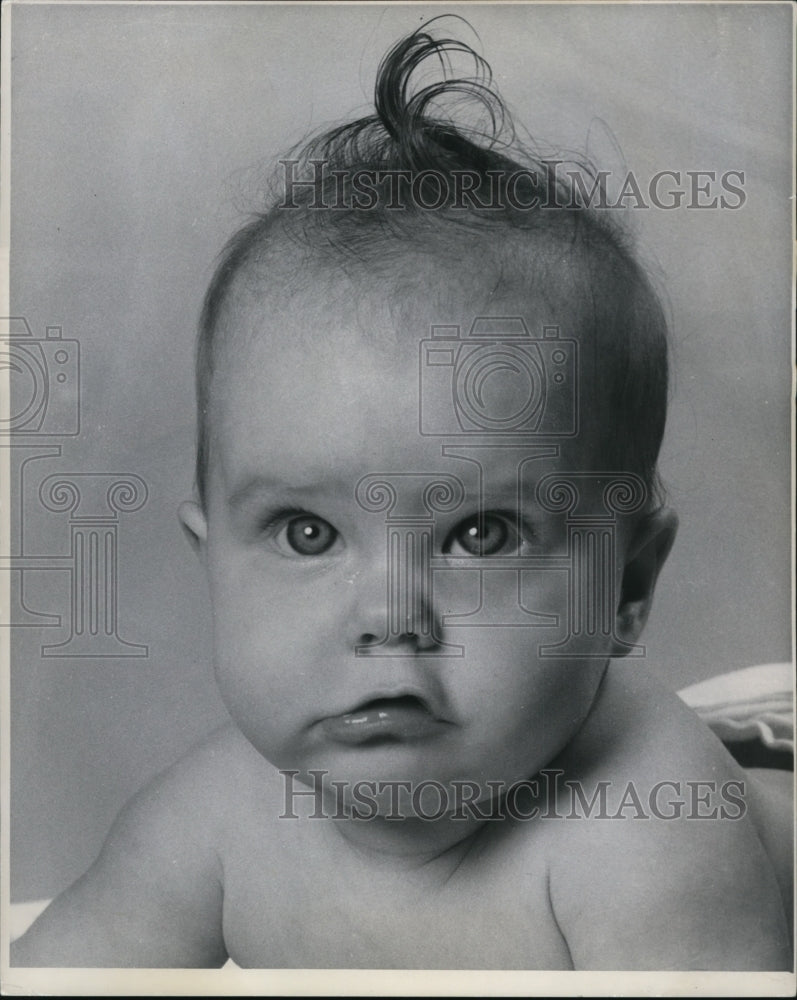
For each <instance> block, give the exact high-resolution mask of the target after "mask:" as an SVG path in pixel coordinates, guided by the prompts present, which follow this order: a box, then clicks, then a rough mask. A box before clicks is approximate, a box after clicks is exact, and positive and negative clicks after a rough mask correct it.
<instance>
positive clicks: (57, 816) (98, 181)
mask: <svg viewBox="0 0 797 1000" xmlns="http://www.w3.org/2000/svg"><path fill="white" fill-rule="evenodd" d="M457 9H459V10H460V11H461V12H462V13H464V14H465V16H467V17H468V18H469V20H470V21H471V23H472V24H473V26H474V27H475V28H476V29H477V31H478V32H479V35H480V38H481V45H482V51H483V52H484V54H485V55H486V56H487V58H488V59H489V60H490V62H491V63H492V65H493V69H494V71H495V76H496V80H497V82H498V85H499V87H500V89H501V90H502V92H503V94H504V95H505V97H506V99H507V101H508V103H509V104H510V106H511V107H512V108H513V109H514V111H515V113H516V115H517V117H518V119H519V120H520V121H522V122H523V123H524V125H525V126H526V127H527V128H528V129H529V130H530V131H531V132H532V133H533V134H534V135H535V136H539V137H541V138H543V139H545V140H546V141H547V142H550V143H552V144H553V145H554V146H564V147H566V148H570V149H579V148H583V147H584V145H585V142H586V137H587V135H588V133H589V134H591V135H592V137H593V138H592V139H591V140H590V141H591V149H592V151H593V153H594V155H595V157H596V158H597V159H598V161H599V165H600V166H604V167H607V168H610V169H624V167H623V160H622V159H621V158H620V154H619V153H618V152H617V151H616V150H615V148H614V144H613V143H612V142H611V141H610V140H609V139H608V138H607V136H606V132H605V130H602V129H601V127H600V122H601V121H604V122H606V123H608V125H609V126H610V128H611V130H612V131H613V133H614V135H615V137H616V141H617V144H618V145H619V149H621V150H622V156H623V157H624V158H625V163H626V165H627V166H628V167H629V168H632V169H633V170H634V171H635V173H636V174H637V176H639V177H641V178H649V177H651V176H652V175H653V174H654V173H655V172H656V171H658V170H663V169H674V170H688V169H706V170H717V171H720V172H721V171H723V170H730V169H739V170H744V171H745V172H746V178H747V179H746V193H747V202H746V205H745V206H744V208H742V209H741V210H739V211H716V210H713V211H711V210H704V211H697V210H687V209H680V210H677V211H672V212H664V211H660V210H656V209H651V210H647V211H632V212H630V213H628V214H630V216H631V218H630V219H629V222H630V224H631V225H632V226H633V227H634V228H635V230H636V231H637V232H638V234H639V238H640V241H641V246H642V248H643V251H644V256H645V259H646V260H647V262H648V263H649V265H650V267H651V269H652V271H653V272H654V273H655V274H656V275H657V276H658V277H659V278H660V279H661V281H662V282H663V283H664V284H665V286H666V288H667V290H668V296H669V308H670V313H671V320H672V329H673V337H674V344H675V365H676V383H675V386H674V391H673V400H672V407H671V417H670V423H669V430H668V435H667V439H666V444H665V448H664V454H663V463H662V467H663V472H664V477H665V480H666V482H667V485H668V487H669V492H670V497H671V500H672V503H673V504H674V505H675V506H676V507H677V509H678V510H679V512H680V515H681V519H682V525H681V532H680V536H679V538H678V541H677V543H676V547H675V550H674V551H673V554H672V556H671V560H670V563H669V564H668V566H667V568H666V569H665V572H664V574H663V577H662V580H661V583H660V590H659V594H658V598H657V602H656V606H655V608H654V613H653V616H652V620H651V622H650V625H649V628H648V631H647V633H646V635H645V641H646V644H647V647H648V655H647V660H646V662H645V664H644V665H642V664H640V666H639V669H651V670H654V671H655V672H656V673H657V674H658V675H659V676H660V677H662V678H663V679H664V680H665V681H666V682H667V683H668V684H670V685H671V686H672V687H673V688H678V687H680V686H683V685H685V684H688V683H690V682H692V681H696V680H700V679H702V678H705V677H708V676H710V675H711V674H715V673H720V672H724V671H726V670H730V669H732V668H734V667H739V666H743V665H746V664H749V663H755V662H766V661H772V660H781V659H788V658H789V649H790V625H789V615H790V599H789V549H790V524H789V391H790V364H789V360H790V347H789V345H790V323H791V318H790V299H791V253H790V219H791V203H790V201H789V195H790V193H791V191H790V188H791V143H790V134H791V109H790V100H791V96H790V95H791V64H790V55H791V53H790V46H791V12H790V9H789V7H788V5H783V6H776V7H771V6H767V5H755V4H751V5H749V6H743V7H731V6H711V7H708V6H705V7H702V6H701V7H694V6H690V5H677V6H672V7H659V6H647V5H640V6H621V7H620V6H618V7H612V6H605V5H593V6H583V7H582V6H569V5H552V6H531V7H525V6H506V7H498V6H496V7H491V8H489V9H488V8H486V7H484V6H480V5H478V6H477V5H474V6H471V5H468V6H467V8H465V7H464V6H463V5H461V6H460V7H459V8H457V7H456V6H455V5H452V6H451V7H435V8H425V7H400V6H397V5H392V6H390V7H387V8H386V7H361V6H358V7H324V6H320V5H310V6H304V7H254V6H232V5H230V6H222V7H190V6H187V5H183V6H179V7H177V6H174V7H172V6H166V5H158V6H140V7H139V6H136V7H131V6H125V5H121V4H114V5H110V6H91V7H89V6H86V7H81V6H66V5H64V6H37V7H15V8H14V9H13V22H12V30H13V64H12V73H13V84H12V136H13V138H12V148H11V155H12V229H11V239H12V248H13V250H12V268H11V296H12V298H11V312H12V313H13V314H15V315H24V316H26V317H27V319H28V321H29V323H30V325H31V327H32V328H33V330H34V332H35V333H36V334H37V335H42V334H43V332H44V327H45V326H47V325H52V324H58V325H61V326H62V327H63V330H64V336H65V337H75V338H77V339H79V340H80V343H81V350H82V415H83V431H82V434H81V436H80V437H79V438H77V439H73V440H67V441H66V442H65V443H64V448H63V455H62V457H61V458H60V459H53V460H49V461H42V462H41V463H39V464H40V466H41V473H40V474H39V475H40V478H41V477H42V476H44V475H45V474H50V473H52V472H58V471H67V470H69V471H80V470H85V471H128V472H133V473H137V474H138V475H140V476H142V477H143V478H144V480H145V481H146V483H147V484H148V487H149V491H150V499H149V502H148V504H147V506H146V507H144V508H143V509H142V510H141V511H139V512H138V513H135V514H130V515H129V516H127V517H123V518H122V520H121V528H120V576H119V601H120V634H121V635H122V637H123V638H125V639H128V640H129V641H133V642H145V643H148V644H149V647H150V648H149V657H148V658H147V659H127V660H125V659H107V660H87V659H43V658H42V657H41V655H40V647H41V644H42V643H43V642H53V641H58V640H59V639H61V638H64V635H63V633H59V632H58V630H55V629H48V630H36V629H29V630H25V631H24V632H23V631H19V632H18V633H16V634H15V636H14V637H13V639H14V641H13V651H12V663H13V670H12V696H13V700H12V712H13V731H12V737H13V751H12V845H11V846H12V898H13V899H15V900H22V899H34V898H39V897H45V896H51V895H53V894H54V893H56V892H57V891H59V890H61V889H62V888H64V887H65V886H66V885H67V884H68V883H69V882H70V881H71V880H72V879H73V878H74V877H76V876H77V875H78V874H80V872H81V871H82V870H83V869H84V868H85V867H86V866H87V865H88V864H89V863H90V862H91V860H92V858H93V857H94V855H95V853H96V851H97V850H98V849H99V846H100V844H101V843H102V839H103V837H104V835H105V832H106V830H107V827H108V825H109V823H110V822H111V820H112V818H113V816H114V814H115V812H116V811H117V809H118V808H119V806H120V805H121V804H122V803H123V802H124V800H125V799H127V798H128V796H129V795H130V794H131V793H132V792H133V791H134V790H135V789H136V788H137V787H139V786H140V785H141V783H142V782H144V781H145V780H146V779H147V778H149V777H150V776H151V775H153V774H154V773H155V772H157V771H158V770H160V769H161V768H162V767H163V766H165V765H166V764H167V763H168V762H170V761H171V760H172V759H173V758H174V757H175V756H176V755H177V754H179V753H180V752H181V751H182V750H184V749H185V748H186V747H187V746H189V745H190V743H191V742H192V741H194V740H196V739H197V738H200V737H201V736H202V735H203V734H204V733H205V732H207V731H208V730H209V729H210V728H211V727H212V726H214V725H215V724H217V723H218V722H219V721H221V720H223V719H224V717H225V713H224V709H223V707H222V706H221V703H220V701H219V699H218V696H217V695H216V693H215V689H214V685H213V679H212V670H211V665H210V662H209V636H210V609H209V606H208V601H207V597H206V593H205V589H204V584H203V581H202V578H201V576H200V572H199V568H198V566H196V565H195V564H194V560H193V556H192V555H191V553H190V552H189V550H188V547H187V545H186V544H185V542H184V540H183V538H182V536H181V534H180V531H179V528H178V524H177V520H176V516H175V509H176V507H177V504H178V502H179V501H180V500H181V499H182V498H184V497H186V496H187V495H189V494H190V491H191V481H192V463H193V454H192V449H193V386H192V363H191V358H192V350H193V336H194V328H195V321H196V316H197V313H198V308H199V303H200V300H201V296H202V294H203V292H204V288H205V285H206V283H207V280H208V278H209V276H210V273H211V269H212V261H213V258H214V256H215V254H216V253H217V251H218V250H219V249H220V247H221V245H222V243H223V241H224V240H225V239H226V237H227V236H228V235H229V234H230V233H231V232H232V231H233V230H234V228H236V227H237V225H239V224H240V223H241V222H242V221H243V218H244V216H245V213H246V211H247V210H248V209H250V208H252V207H255V206H256V205H257V194H258V191H259V190H260V189H261V188H262V180H263V177H264V176H265V168H266V167H267V165H268V164H269V163H270V162H271V161H272V160H273V159H274V158H275V157H276V156H277V155H278V154H280V153H281V152H283V151H284V150H286V149H287V148H288V147H289V146H290V145H291V144H292V143H294V142H296V141H298V140H299V139H300V138H301V137H302V136H303V135H304V134H305V133H306V132H307V130H308V128H316V127H318V126H321V125H324V124H328V123H330V122H332V121H337V120H340V119H342V118H344V117H348V116H349V114H350V113H351V112H353V111H355V110H360V111H362V110H363V108H364V106H365V105H366V104H367V102H368V100H369V95H370V91H371V87H372V85H373V80H374V75H375V69H376V64H377V62H378V60H379V58H380V56H381V55H382V54H383V53H384V51H385V50H386V49H387V48H388V47H389V45H391V44H392V43H393V41H395V40H396V39H397V38H398V37H399V36H400V35H401V34H403V33H405V32H407V31H408V30H410V29H412V28H413V27H415V26H416V25H418V24H420V23H421V21H422V20H424V19H425V18H426V17H427V16H429V15H430V14H434V13H442V12H444V11H449V10H457ZM462 32H463V33H464V37H466V38H469V37H470V36H468V35H467V33H465V32H466V29H464V28H463V29H462ZM31 475H32V473H31ZM34 479H35V477H34ZM32 484H33V486H35V485H36V484H35V481H34V480H32ZM25 502H26V504H27V505H28V509H27V510H26V518H27V519H28V520H29V525H30V532H32V535H31V536H30V541H31V547H32V548H35V549H36V550H37V551H39V552H43V553H50V554H56V553H63V552H65V551H67V550H68V538H69V535H68V528H67V526H66V521H65V520H64V518H63V517H62V516H60V519H59V515H55V514H46V515H45V514H43V513H42V511H41V509H40V507H37V501H36V496H35V489H32V490H31V491H30V496H28V497H27V498H26V501H25ZM37 533H38V534H37ZM28 580H29V583H28V587H27V590H26V595H27V598H28V600H29V603H30V604H31V606H33V607H35V608H37V609H38V610H41V611H53V612H59V613H65V611H66V595H67V591H66V582H65V574H61V573H32V574H30V575H29V578H28Z"/></svg>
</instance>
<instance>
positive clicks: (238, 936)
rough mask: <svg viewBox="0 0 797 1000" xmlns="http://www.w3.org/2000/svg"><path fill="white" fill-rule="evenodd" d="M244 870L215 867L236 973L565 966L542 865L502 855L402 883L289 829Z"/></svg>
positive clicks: (232, 858)
mask: <svg viewBox="0 0 797 1000" xmlns="http://www.w3.org/2000/svg"><path fill="white" fill-rule="evenodd" d="M250 862H251V859H250V860H249V861H247V863H244V860H243V854H240V855H238V854H236V853H235V852H231V853H230V855H229V856H228V857H227V858H226V859H225V890H224V936H225V943H226V946H227V950H228V952H229V954H230V957H231V958H232V959H233V961H234V962H235V963H236V964H238V965H240V966H242V967H245V968H375V969H569V968H571V963H570V955H569V952H568V949H567V945H566V943H565V941H564V939H563V937H562V935H561V933H560V932H559V929H558V927H557V925H556V921H555V918H554V915H553V913H552V911H551V907H550V903H549V899H548V891H547V876H546V869H545V864H544V861H543V860H542V858H541V857H540V858H531V859H530V858H529V857H528V852H524V851H517V850H513V849H512V846H511V845H503V846H502V847H500V848H495V849H494V850H491V849H490V848H489V846H488V847H487V848H486V849H484V850H481V851H480V852H478V854H477V856H476V857H473V858H467V859H465V860H464V861H463V862H462V863H460V864H458V865H457V866H455V867H454V868H453V870H451V871H448V872H444V873H440V872H437V873H435V874H434V875H433V876H427V875H423V874H421V875H419V874H418V873H417V872H416V873H406V874H405V875H402V874H401V873H397V872H395V871H391V872H384V871H382V872H380V870H379V868H378V867H375V866H372V865H369V864H363V865H362V866H359V867H358V865H357V864H356V860H355V861H354V862H353V861H352V859H351V858H347V859H346V861H345V863H341V859H340V858H339V857H338V858H336V857H335V856H334V852H331V853H330V852H325V851H324V850H323V849H320V848H319V844H318V843H317V842H315V841H313V839H312V838H305V837H303V836H302V835H301V833H300V832H299V831H297V836H296V837H295V838H293V839H291V838H288V839H286V841H285V842H283V843H281V844H280V849H279V850H275V849H274V847H273V845H272V846H271V847H270V848H269V850H268V851H266V852H264V855H263V856H262V857H261V858H260V859H259V863H257V864H255V865H252V864H251V863H250Z"/></svg>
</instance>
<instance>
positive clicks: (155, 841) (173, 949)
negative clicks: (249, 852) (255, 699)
mask: <svg viewBox="0 0 797 1000" xmlns="http://www.w3.org/2000/svg"><path fill="white" fill-rule="evenodd" d="M254 753H255V752H254V751H253V750H252V749H251V748H250V747H249V746H248V744H246V743H245V741H244V739H243V737H241V736H239V735H238V734H237V733H236V732H235V731H234V730H233V729H232V727H224V728H222V729H219V730H217V731H216V732H214V733H213V734H211V736H209V737H208V738H207V739H206V740H205V741H203V743H201V744H200V745H198V746H196V747H195V748H193V749H192V750H191V751H189V752H188V753H187V754H186V755H185V756H184V757H183V758H181V759H180V760H179V761H177V762H176V763H175V764H174V765H172V766H171V767H169V768H168V769H167V770H166V771H164V772H163V773H162V774H160V775H159V776H158V777H156V778H155V779H154V780H153V781H151V782H150V783H149V784H148V785H146V786H145V787H144V788H143V789H142V790H141V791H140V792H138V793H137V794H136V795H134V796H133V798H132V799H131V800H130V801H129V802H128V803H127V804H126V805H125V806H124V808H123V809H122V810H121V811H120V813H119V815H118V816H117V818H116V820H115V822H114V824H113V826H112V828H111V830H110V832H109V834H108V836H107V838H106V841H105V843H104V845H103V848H102V850H101V852H100V854H99V857H98V858H97V860H96V861H95V862H94V864H93V865H92V867H91V868H90V869H89V870H88V872H86V874H85V875H83V876H82V877H81V878H80V879H78V881H77V882H76V883H74V885H72V886H71V887H70V888H69V889H67V890H66V891H65V892H64V893H62V894H61V895H60V896H59V897H58V898H57V899H56V900H55V901H54V902H53V903H52V904H51V905H50V906H49V907H48V908H47V910H45V912H44V913H43V914H42V916H41V917H39V919H38V920H37V921H36V922H35V923H34V924H33V926H32V927H31V928H30V930H29V931H28V932H27V933H26V934H25V935H24V936H23V938H21V939H20V941H19V942H17V943H16V945H15V947H14V950H13V953H12V963H13V964H14V965H29V966H43V965H61V966H75V965H85V966H94V967H103V966H118V967H128V966H153V967H155V966H183V967H190V966H212V965H219V964H223V962H224V960H225V959H226V950H225V947H224V938H223V932H222V901H223V865H222V862H221V857H220V854H219V849H218V848H219V843H220V841H221V840H222V839H223V837H224V832H225V829H226V826H227V824H229V823H230V821H231V818H233V819H234V816H235V812H236V808H238V809H240V805H237V803H239V802H240V801H241V797H242V792H241V791H240V790H241V788H242V785H243V786H245V784H246V782H247V781H252V780H255V775H256V772H257V768H256V761H255V759H253V758H251V757H250V755H251V754H254ZM256 756H257V755H255V757H256ZM258 759H260V758H258ZM260 760H261V764H262V763H263V762H262V759H260ZM239 779H240V780H239Z"/></svg>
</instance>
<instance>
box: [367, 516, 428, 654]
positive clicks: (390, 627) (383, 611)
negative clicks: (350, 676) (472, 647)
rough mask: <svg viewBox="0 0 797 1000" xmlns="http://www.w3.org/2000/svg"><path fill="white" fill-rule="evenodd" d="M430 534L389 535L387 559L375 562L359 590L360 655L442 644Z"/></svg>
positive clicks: (404, 531)
mask: <svg viewBox="0 0 797 1000" xmlns="http://www.w3.org/2000/svg"><path fill="white" fill-rule="evenodd" d="M431 544H432V537H431V532H428V531H423V530H421V531H419V530H417V529H415V528H412V529H410V528H399V527H398V526H396V528H395V530H394V528H393V526H391V530H389V531H388V532H387V538H386V541H385V550H384V553H382V554H381V555H380V557H379V558H378V559H374V560H372V562H371V565H370V568H369V572H368V573H363V574H362V578H361V580H360V585H359V586H358V588H357V591H358V593H357V608H356V610H355V622H356V624H355V627H354V630H353V631H354V644H355V651H356V652H357V653H358V654H360V655H362V654H366V655H367V654H368V653H376V652H378V651H379V650H380V649H382V650H383V651H385V652H386V651H387V650H386V649H385V647H399V646H400V647H405V646H410V647H412V648H413V649H414V650H428V649H430V648H431V647H433V646H435V645H436V644H437V643H438V642H439V641H440V622H439V620H438V616H437V615H436V614H435V608H434V599H433V595H432V568H431V556H432V547H431Z"/></svg>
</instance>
